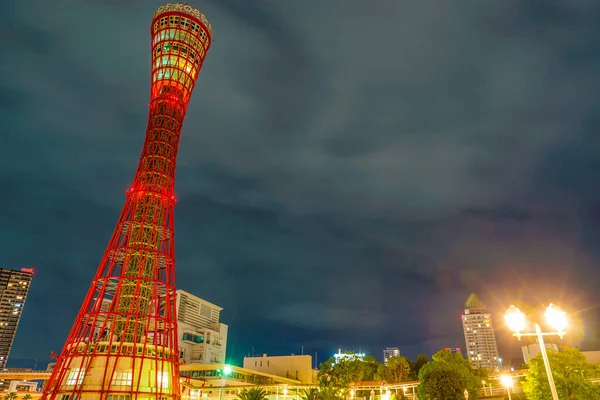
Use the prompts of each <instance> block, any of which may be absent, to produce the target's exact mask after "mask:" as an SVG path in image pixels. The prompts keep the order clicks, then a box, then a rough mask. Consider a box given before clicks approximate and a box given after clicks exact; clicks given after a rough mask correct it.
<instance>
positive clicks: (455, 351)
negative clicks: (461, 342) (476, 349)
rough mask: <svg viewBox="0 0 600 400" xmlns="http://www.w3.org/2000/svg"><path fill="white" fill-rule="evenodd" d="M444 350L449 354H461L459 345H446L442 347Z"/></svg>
mask: <svg viewBox="0 0 600 400" xmlns="http://www.w3.org/2000/svg"><path fill="white" fill-rule="evenodd" d="M444 351H445V352H447V353H451V354H461V355H462V352H461V351H460V347H446V348H445V349H444Z"/></svg>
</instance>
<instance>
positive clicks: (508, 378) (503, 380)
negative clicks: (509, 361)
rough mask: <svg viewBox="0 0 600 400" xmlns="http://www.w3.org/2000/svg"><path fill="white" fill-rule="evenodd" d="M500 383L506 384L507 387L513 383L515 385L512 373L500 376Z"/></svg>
mask: <svg viewBox="0 0 600 400" xmlns="http://www.w3.org/2000/svg"><path fill="white" fill-rule="evenodd" d="M500 383H502V386H504V387H505V388H510V387H512V385H513V379H512V376H510V375H502V376H501V377H500Z"/></svg>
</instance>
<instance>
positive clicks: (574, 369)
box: [523, 347, 600, 400]
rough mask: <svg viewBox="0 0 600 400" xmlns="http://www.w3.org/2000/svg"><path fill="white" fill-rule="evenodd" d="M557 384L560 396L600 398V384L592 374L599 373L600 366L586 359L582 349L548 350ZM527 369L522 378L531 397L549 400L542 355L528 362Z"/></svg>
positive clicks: (524, 389) (526, 391)
mask: <svg viewBox="0 0 600 400" xmlns="http://www.w3.org/2000/svg"><path fill="white" fill-rule="evenodd" d="M547 352H548V361H549V363H550V367H551V369H552V376H553V377H554V384H555V386H556V391H557V393H558V397H559V398H560V399H589V400H592V399H594V400H598V399H600V387H598V386H595V385H593V384H592V383H591V382H590V381H589V378H595V377H598V376H599V374H598V372H599V371H598V369H597V368H596V367H594V366H593V365H590V364H588V363H587V362H586V360H585V357H584V355H583V354H582V353H581V351H579V350H577V349H574V348H571V347H563V348H561V351H560V352H557V351H553V350H551V349H548V350H547ZM527 367H528V371H527V376H526V377H525V381H524V382H523V391H524V392H525V394H526V395H527V399H529V400H546V399H548V400H550V399H552V395H551V393H550V384H549V383H548V376H547V375H546V369H545V366H544V361H543V359H542V355H541V354H539V355H538V356H537V357H535V358H533V359H532V360H530V361H529V362H528V363H527Z"/></svg>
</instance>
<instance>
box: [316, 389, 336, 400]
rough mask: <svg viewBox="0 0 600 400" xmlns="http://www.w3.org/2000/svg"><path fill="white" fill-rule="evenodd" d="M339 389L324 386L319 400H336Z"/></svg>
mask: <svg viewBox="0 0 600 400" xmlns="http://www.w3.org/2000/svg"><path fill="white" fill-rule="evenodd" d="M337 395H338V389H336V388H334V387H333V386H322V387H321V391H320V392H319V400H334V399H335V398H337Z"/></svg>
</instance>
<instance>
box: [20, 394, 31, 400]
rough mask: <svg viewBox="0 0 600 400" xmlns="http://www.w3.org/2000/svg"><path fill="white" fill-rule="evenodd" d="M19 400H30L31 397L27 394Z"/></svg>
mask: <svg viewBox="0 0 600 400" xmlns="http://www.w3.org/2000/svg"><path fill="white" fill-rule="evenodd" d="M21 400H31V395H30V394H29V393H27V394H26V395H25V396H23V398H22V399H21Z"/></svg>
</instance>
